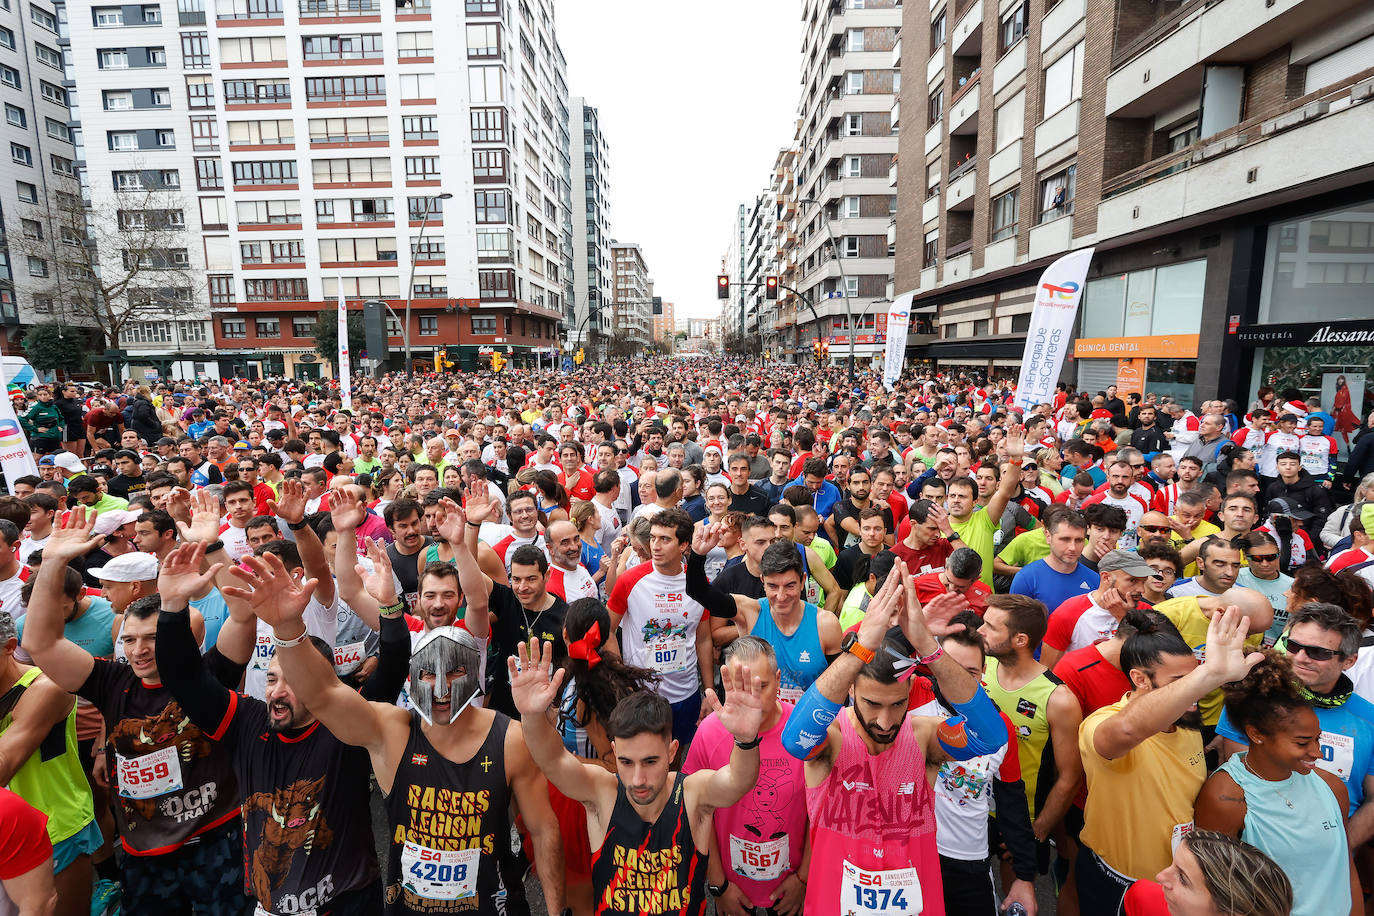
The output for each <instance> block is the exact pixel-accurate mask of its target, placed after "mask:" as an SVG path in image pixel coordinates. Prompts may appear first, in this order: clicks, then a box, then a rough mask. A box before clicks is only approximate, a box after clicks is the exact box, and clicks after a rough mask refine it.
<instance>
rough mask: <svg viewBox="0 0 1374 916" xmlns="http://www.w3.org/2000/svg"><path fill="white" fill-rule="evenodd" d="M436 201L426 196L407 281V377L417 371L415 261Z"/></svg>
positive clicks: (445, 195)
mask: <svg viewBox="0 0 1374 916" xmlns="http://www.w3.org/2000/svg"><path fill="white" fill-rule="evenodd" d="M452 199H453V195H452V194H449V193H447V192H445V193H443V194H440V195H439V200H452ZM433 201H434V198H432V197H426V198H425V213H424V216H422V217H421V218H420V234H419V235H418V236H416V238H415V249H414V250H413V251H412V252H411V253H410V279H409V280H407V281H406V323H405V327H404V328H403V330H404V331H405V333H404V334H403V335H402V337H403V338H404V339H405V345H406V378H411V377H413V375H414V373H415V363H414V362H413V361H412V360H411V358H410V303H411V300H412V299H413V298H414V297H415V262H416V261H417V260H419V256H420V246H421V245H422V244H424V241H425V227H426V226H427V225H429V214H430V213H431V212H433V209H432V207H431V206H430V204H431V203H432V202H433Z"/></svg>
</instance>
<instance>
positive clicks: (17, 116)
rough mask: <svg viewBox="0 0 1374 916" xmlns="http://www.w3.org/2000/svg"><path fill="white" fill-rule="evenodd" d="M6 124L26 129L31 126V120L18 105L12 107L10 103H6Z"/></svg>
mask: <svg viewBox="0 0 1374 916" xmlns="http://www.w3.org/2000/svg"><path fill="white" fill-rule="evenodd" d="M5 123H7V124H10V125H12V126H14V127H19V128H25V127H28V126H29V119H28V116H27V115H26V114H25V113H24V109H22V108H20V107H19V106H18V105H10V104H9V103H6V104H5Z"/></svg>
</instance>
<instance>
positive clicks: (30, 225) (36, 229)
mask: <svg viewBox="0 0 1374 916" xmlns="http://www.w3.org/2000/svg"><path fill="white" fill-rule="evenodd" d="M19 226H20V228H21V230H22V231H23V233H24V238H26V239H32V240H33V241H35V242H41V241H43V224H42V223H40V222H39V221H38V220H36V219H21V220H20V221H19Z"/></svg>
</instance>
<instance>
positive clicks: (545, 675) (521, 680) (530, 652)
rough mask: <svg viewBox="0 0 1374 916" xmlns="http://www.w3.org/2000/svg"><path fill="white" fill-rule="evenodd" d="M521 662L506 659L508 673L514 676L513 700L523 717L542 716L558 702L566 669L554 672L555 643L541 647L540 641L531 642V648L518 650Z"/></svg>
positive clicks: (522, 645)
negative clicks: (559, 689)
mask: <svg viewBox="0 0 1374 916" xmlns="http://www.w3.org/2000/svg"><path fill="white" fill-rule="evenodd" d="M516 652H517V653H518V654H519V659H518V660H517V658H516V657H515V656H511V657H510V658H508V659H506V670H507V671H508V672H509V673H510V692H511V699H512V700H514V702H515V708H516V709H518V710H520V715H521V717H524V716H542V715H543V714H544V713H545V712H546V711H547V710H548V708H549V707H550V706H552V705H553V704H554V701H555V700H556V699H557V698H558V688H559V687H560V686H561V685H562V683H563V675H564V674H565V673H566V672H565V671H564V670H563V669H562V668H559V669H558V670H557V671H554V672H553V674H552V677H550V674H549V672H550V670H551V669H552V668H553V643H551V642H546V643H544V644H543V646H542V647H541V646H540V644H539V640H537V639H531V640H530V642H529V645H528V646H526V645H525V643H523V642H522V643H520V644H519V645H518V646H516Z"/></svg>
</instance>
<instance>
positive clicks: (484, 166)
mask: <svg viewBox="0 0 1374 916" xmlns="http://www.w3.org/2000/svg"><path fill="white" fill-rule="evenodd" d="M472 180H473V181H475V182H478V183H479V184H481V183H488V182H493V181H501V182H504V181H505V180H506V151H505V150H503V149H479V150H473V152H472Z"/></svg>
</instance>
